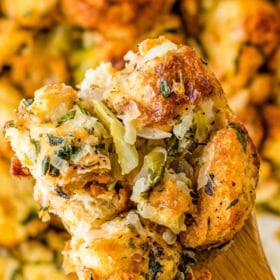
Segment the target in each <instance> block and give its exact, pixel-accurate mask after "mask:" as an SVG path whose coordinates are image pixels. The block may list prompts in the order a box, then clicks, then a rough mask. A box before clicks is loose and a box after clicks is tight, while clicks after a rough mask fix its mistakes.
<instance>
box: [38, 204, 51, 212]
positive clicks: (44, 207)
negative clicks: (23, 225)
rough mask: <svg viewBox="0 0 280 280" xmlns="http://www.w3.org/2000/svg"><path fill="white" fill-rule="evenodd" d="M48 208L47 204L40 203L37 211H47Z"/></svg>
mask: <svg viewBox="0 0 280 280" xmlns="http://www.w3.org/2000/svg"><path fill="white" fill-rule="evenodd" d="M48 210H49V205H47V206H44V205H40V209H39V211H48Z"/></svg>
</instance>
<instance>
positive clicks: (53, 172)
mask: <svg viewBox="0 0 280 280" xmlns="http://www.w3.org/2000/svg"><path fill="white" fill-rule="evenodd" d="M59 174H60V172H59V170H58V169H57V168H56V167H54V166H53V165H51V164H50V170H49V175H50V176H52V177H58V176H59Z"/></svg>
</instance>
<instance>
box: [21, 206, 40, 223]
mask: <svg viewBox="0 0 280 280" xmlns="http://www.w3.org/2000/svg"><path fill="white" fill-rule="evenodd" d="M36 218H38V214H37V210H36V209H34V208H31V209H30V210H29V212H28V214H27V216H26V217H25V218H24V219H23V220H22V221H21V224H22V225H26V224H28V223H29V222H31V221H32V220H34V219H36Z"/></svg>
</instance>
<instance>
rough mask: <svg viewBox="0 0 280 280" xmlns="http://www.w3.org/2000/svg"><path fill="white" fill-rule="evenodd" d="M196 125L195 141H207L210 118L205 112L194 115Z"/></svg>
mask: <svg viewBox="0 0 280 280" xmlns="http://www.w3.org/2000/svg"><path fill="white" fill-rule="evenodd" d="M193 121H194V124H195V125H196V132H195V139H196V140H198V141H203V140H205V137H206V136H207V134H208V118H207V115H206V113H205V112H201V111H198V112H195V113H194V120H193Z"/></svg>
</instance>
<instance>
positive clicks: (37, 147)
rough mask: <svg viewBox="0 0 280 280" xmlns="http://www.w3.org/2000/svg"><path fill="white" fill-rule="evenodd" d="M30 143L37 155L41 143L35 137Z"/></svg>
mask: <svg viewBox="0 0 280 280" xmlns="http://www.w3.org/2000/svg"><path fill="white" fill-rule="evenodd" d="M31 143H32V144H33V145H34V147H35V152H36V155H38V154H39V153H40V151H41V143H40V141H37V140H35V139H31Z"/></svg>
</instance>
